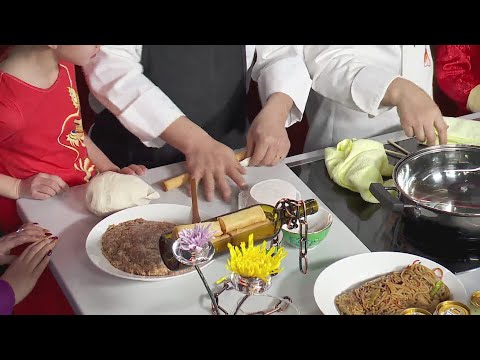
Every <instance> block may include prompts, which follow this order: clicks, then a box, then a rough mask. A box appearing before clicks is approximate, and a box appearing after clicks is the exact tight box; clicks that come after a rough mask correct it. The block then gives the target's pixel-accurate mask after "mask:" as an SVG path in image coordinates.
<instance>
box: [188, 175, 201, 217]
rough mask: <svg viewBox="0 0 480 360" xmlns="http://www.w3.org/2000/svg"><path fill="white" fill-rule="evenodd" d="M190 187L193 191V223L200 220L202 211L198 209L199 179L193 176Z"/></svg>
mask: <svg viewBox="0 0 480 360" xmlns="http://www.w3.org/2000/svg"><path fill="white" fill-rule="evenodd" d="M190 189H191V192H192V223H194V224H196V223H199V222H200V213H199V211H198V196H197V181H196V180H195V179H194V178H192V179H191V180H190Z"/></svg>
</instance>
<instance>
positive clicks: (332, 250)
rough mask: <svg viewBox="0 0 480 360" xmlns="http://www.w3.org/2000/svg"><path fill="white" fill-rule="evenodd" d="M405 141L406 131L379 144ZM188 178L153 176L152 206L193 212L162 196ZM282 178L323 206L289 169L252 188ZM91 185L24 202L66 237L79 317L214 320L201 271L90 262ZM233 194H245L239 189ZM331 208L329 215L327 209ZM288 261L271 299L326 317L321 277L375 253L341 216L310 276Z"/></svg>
mask: <svg viewBox="0 0 480 360" xmlns="http://www.w3.org/2000/svg"><path fill="white" fill-rule="evenodd" d="M466 118H471V119H476V118H480V113H476V114H472V115H470V116H466ZM374 139H376V140H378V141H382V142H386V139H394V140H402V139H405V135H404V134H403V132H396V133H393V134H387V135H383V136H379V137H377V138H374ZM322 158H323V150H318V151H315V152H311V153H307V154H301V155H298V156H294V157H291V158H287V159H285V161H286V162H288V163H289V164H290V165H292V164H294V163H305V162H311V161H317V160H319V159H322ZM182 172H184V167H183V164H172V165H169V166H165V167H161V168H156V169H150V170H149V171H148V172H147V174H146V175H145V176H143V179H144V180H145V181H146V182H148V183H149V184H151V185H152V186H153V187H154V188H155V189H156V190H157V191H159V193H160V195H161V196H160V199H158V200H155V201H153V202H152V203H175V204H181V205H188V206H190V198H189V197H187V196H186V194H185V193H184V191H183V190H180V189H177V190H173V191H170V192H163V191H162V190H160V187H159V185H158V182H159V181H160V180H163V179H165V178H169V177H171V176H175V175H178V174H180V173H182ZM270 178H279V179H283V180H286V181H289V182H291V183H292V184H293V185H294V186H295V187H296V188H297V189H298V190H299V191H300V192H301V194H302V198H303V199H307V198H315V199H317V200H319V203H320V205H321V206H323V207H325V208H327V207H326V206H325V204H323V203H322V202H321V201H320V199H318V197H317V196H316V195H315V194H314V193H313V192H312V191H311V190H310V189H309V188H308V187H307V186H306V185H305V184H304V183H303V182H302V181H301V180H300V179H299V178H298V177H297V176H296V175H295V174H294V173H293V172H292V171H291V170H290V169H289V168H288V167H287V166H286V165H279V166H276V167H273V168H248V172H247V176H246V179H247V182H248V183H249V185H253V184H255V183H257V182H259V181H262V180H266V179H270ZM84 191H85V186H79V187H75V188H71V189H70V190H69V191H67V192H66V193H64V194H62V195H60V196H57V197H54V198H51V199H49V200H46V201H35V200H28V199H22V200H19V201H18V202H17V204H18V205H17V206H18V209H19V213H20V216H21V217H22V218H23V219H24V220H25V221H35V222H38V223H40V224H42V226H44V227H45V228H48V229H49V230H51V231H52V232H53V233H54V234H55V235H57V236H58V237H59V238H60V242H59V244H58V245H57V247H56V249H55V251H54V253H53V255H52V260H51V262H50V268H51V269H52V272H53V273H54V275H55V277H56V279H57V281H58V282H59V284H60V286H61V287H62V289H63V291H64V293H65V294H66V296H67V298H68V299H69V301H70V303H71V304H72V306H73V308H74V309H75V311H76V313H78V314H210V300H209V298H208V295H207V294H206V290H205V289H204V287H203V284H202V282H201V281H200V279H199V277H198V275H197V274H196V272H192V273H190V274H189V275H187V276H183V277H180V278H177V279H175V278H173V279H168V280H163V281H160V282H142V281H134V280H127V279H122V278H117V277H114V276H112V275H109V274H107V273H105V272H103V271H102V270H100V269H98V268H97V267H96V266H95V265H93V263H91V262H90V260H89V258H88V256H87V254H86V252H85V240H86V238H87V236H88V234H89V232H90V230H91V229H92V228H93V227H94V226H95V225H96V224H97V223H98V222H99V221H100V220H101V219H100V218H97V217H96V216H95V215H93V214H91V213H89V212H88V210H87V209H86V207H85V204H84V199H83V196H84ZM233 194H234V195H236V194H238V191H237V192H236V190H234V192H233ZM232 198H233V199H235V200H233V201H232V203H231V204H226V203H224V202H222V201H220V200H215V201H213V202H211V203H208V202H206V201H204V200H200V201H199V206H200V209H201V210H202V211H205V212H206V213H208V214H211V215H212V216H216V215H220V214H224V213H227V212H230V211H232V210H235V209H236V208H237V201H236V196H232ZM327 209H328V208H327ZM284 246H285V248H286V250H287V251H288V256H287V257H286V258H285V259H284V260H283V262H282V264H283V266H284V267H285V270H284V271H283V272H282V273H280V274H279V275H277V276H275V277H274V279H273V285H272V287H271V288H270V289H269V290H268V294H270V295H273V296H290V297H291V298H292V299H293V302H294V305H296V306H297V307H298V308H299V310H300V312H301V313H302V314H320V310H319V309H318V307H317V306H316V303H315V300H314V297H313V285H314V283H315V280H316V278H317V276H318V274H319V273H320V272H321V271H322V270H323V269H324V268H325V267H327V266H328V265H330V264H332V263H333V262H335V261H337V260H339V259H341V258H344V257H347V256H350V255H355V254H359V253H363V252H368V251H369V250H368V249H367V248H366V247H365V245H363V243H362V242H361V241H360V240H359V239H358V238H357V237H356V236H355V235H354V234H353V233H352V232H351V231H350V230H349V229H348V228H347V227H346V226H345V225H344V224H343V223H342V222H341V221H340V220H339V219H338V218H337V217H336V216H335V215H334V221H333V225H332V228H331V230H330V233H329V235H328V237H327V238H326V239H325V240H324V241H323V242H322V243H320V245H318V246H317V247H316V248H314V249H313V250H309V251H308V259H309V271H308V274H307V275H303V274H302V273H301V272H300V271H299V268H298V249H295V248H292V247H290V246H288V245H286V244H285V245H284ZM226 259H227V254H222V255H217V256H216V257H215V260H214V261H213V263H212V264H210V265H209V266H208V267H206V268H205V269H204V271H203V272H204V275H205V277H206V279H207V281H208V282H209V283H210V284H211V288H212V290H213V291H219V290H220V286H218V285H215V281H216V280H218V279H219V278H221V277H223V276H225V275H226V274H227V270H226V269H225V264H226ZM457 276H458V278H459V279H460V280H461V281H462V283H463V284H464V286H465V288H466V290H467V294H468V296H470V294H471V293H473V291H475V290H479V289H480V268H479V269H476V270H471V271H467V272H464V273H460V274H457ZM237 299H238V297H233V296H230V295H226V296H224V295H222V297H221V298H220V303H221V305H222V306H225V308H226V309H229V310H230V309H233V307H234V301H236V300H237Z"/></svg>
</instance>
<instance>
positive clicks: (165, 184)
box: [161, 150, 247, 191]
mask: <svg viewBox="0 0 480 360" xmlns="http://www.w3.org/2000/svg"><path fill="white" fill-rule="evenodd" d="M235 157H236V158H237V160H238V161H242V160H244V159H245V158H246V157H247V150H242V151H239V152H238V153H236V154H235ZM189 181H190V174H188V173H183V174H182V175H178V176H175V177H173V178H170V179H167V180H164V181H162V183H161V185H162V189H163V191H169V190H173V189H176V188H179V187H180V186H183V185H185V184H187V183H188V182H189Z"/></svg>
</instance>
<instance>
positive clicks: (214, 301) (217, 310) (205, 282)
mask: <svg viewBox="0 0 480 360" xmlns="http://www.w3.org/2000/svg"><path fill="white" fill-rule="evenodd" d="M195 269H196V270H197V272H198V275H200V279H202V282H203V285H205V289H207V292H208V296H210V300H212V303H213V306H215V311H216V312H217V315H220V309H219V308H218V304H217V301H216V300H215V296H213V293H212V290H210V286H208V283H207V280H205V277H204V276H203V273H202V271H201V270H200V268H199V267H198V265H195Z"/></svg>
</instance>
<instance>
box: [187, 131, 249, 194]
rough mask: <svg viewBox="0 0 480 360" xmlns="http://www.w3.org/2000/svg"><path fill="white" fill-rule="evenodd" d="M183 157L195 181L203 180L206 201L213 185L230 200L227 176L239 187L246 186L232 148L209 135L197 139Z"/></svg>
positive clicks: (241, 169)
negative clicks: (199, 139)
mask: <svg viewBox="0 0 480 360" xmlns="http://www.w3.org/2000/svg"><path fill="white" fill-rule="evenodd" d="M185 157H186V165H187V170H188V172H189V174H190V177H191V178H194V179H195V180H196V181H197V182H200V181H202V182H203V188H204V194H205V198H206V199H207V201H212V200H213V198H214V192H215V187H217V188H218V189H219V191H220V193H221V194H222V198H223V199H224V200H225V201H229V200H230V196H231V193H232V191H231V189H230V185H229V184H228V182H227V178H226V177H227V176H228V177H229V178H230V179H232V180H233V182H235V183H236V184H237V186H238V187H239V188H244V187H245V186H246V183H245V179H244V178H243V175H244V174H245V169H244V168H243V166H242V165H240V163H239V161H238V160H237V158H236V157H235V153H234V152H233V150H232V149H230V148H229V147H228V146H226V145H224V144H222V143H220V142H218V141H216V140H214V139H212V138H211V137H209V136H208V137H206V138H204V139H202V140H201V141H197V142H196V146H195V147H193V149H192V150H191V151H190V152H187V153H186V154H185Z"/></svg>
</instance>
